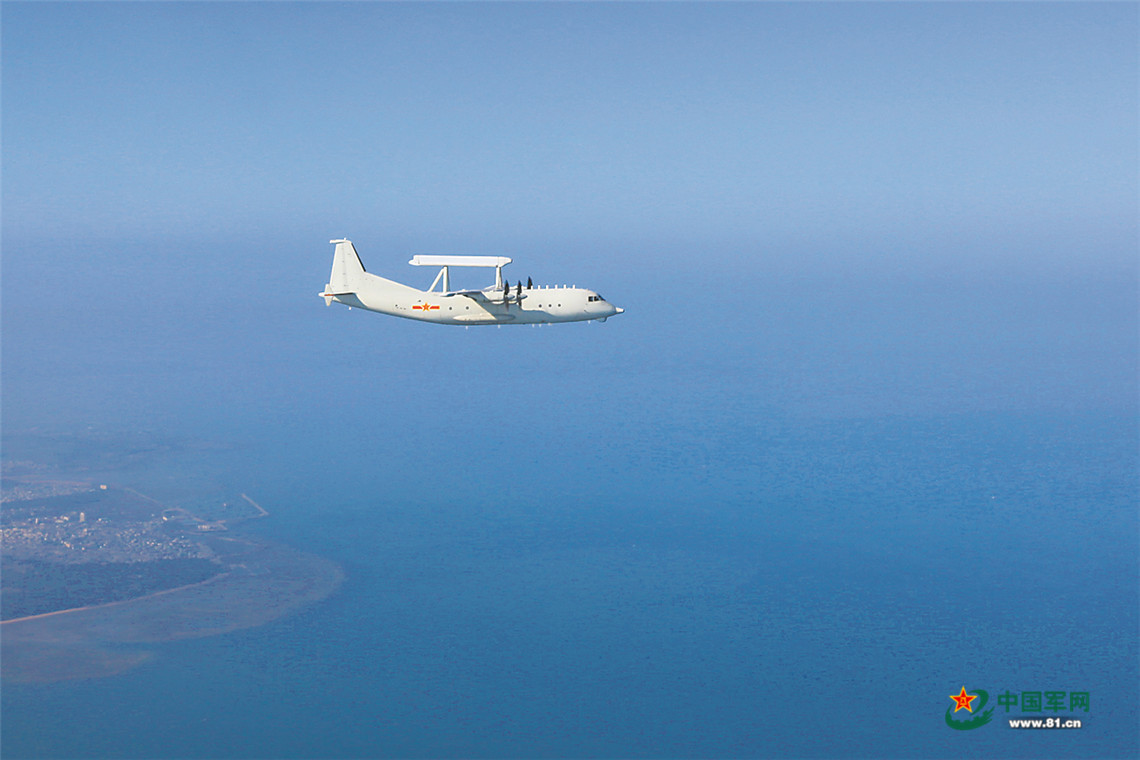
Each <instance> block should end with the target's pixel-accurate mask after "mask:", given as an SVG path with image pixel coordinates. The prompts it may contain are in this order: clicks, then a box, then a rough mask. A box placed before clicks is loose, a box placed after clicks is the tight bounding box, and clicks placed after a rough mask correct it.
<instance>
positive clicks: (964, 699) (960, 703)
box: [950, 686, 978, 712]
mask: <svg viewBox="0 0 1140 760" xmlns="http://www.w3.org/2000/svg"><path fill="white" fill-rule="evenodd" d="M977 698H978V695H977V694H975V695H973V696H970V695H969V694H967V693H966V687H965V686H963V687H962V693H961V694H951V695H950V699H952V700H954V702H955V705H956V706H955V707H954V712H958V711H959V710H961V709H962V708H966V712H973V711H974V708H972V707H970V703H971V702H973V701H974V700H975V699H977Z"/></svg>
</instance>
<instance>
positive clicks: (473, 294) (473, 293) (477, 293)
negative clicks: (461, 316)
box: [443, 290, 526, 303]
mask: <svg viewBox="0 0 1140 760" xmlns="http://www.w3.org/2000/svg"><path fill="white" fill-rule="evenodd" d="M493 292H494V293H495V294H496V295H498V294H499V293H501V292H502V291H497V290H496V291H493ZM451 296H466V297H467V298H470V299H471V300H473V301H478V302H479V303H491V302H492V301H493V302H495V303H499V302H501V301H502V300H503V299H502V297H497V298H489V297H488V293H487V292H486V291H484V290H453V291H451V292H450V293H444V294H443V297H444V298H450V297H451ZM522 298H526V293H523V294H522ZM511 300H512V301H514V300H516V297H515V296H511Z"/></svg>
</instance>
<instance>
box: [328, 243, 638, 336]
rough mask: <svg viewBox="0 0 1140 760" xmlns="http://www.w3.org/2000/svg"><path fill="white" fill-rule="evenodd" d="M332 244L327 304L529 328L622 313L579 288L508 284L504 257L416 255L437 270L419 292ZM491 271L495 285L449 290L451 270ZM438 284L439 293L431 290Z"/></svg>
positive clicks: (449, 322) (420, 262) (446, 322)
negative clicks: (374, 271) (428, 285)
mask: <svg viewBox="0 0 1140 760" xmlns="http://www.w3.org/2000/svg"><path fill="white" fill-rule="evenodd" d="M329 242H330V243H334V244H335V245H336V252H335V253H334V255H333V266H332V273H331V274H330V275H329V282H328V284H327V285H326V286H325V289H324V292H322V293H320V295H321V297H322V298H324V299H325V303H326V304H330V305H331V304H332V303H333V302H334V301H335V302H337V303H341V304H344V305H346V306H350V307H355V308H358V309H367V310H368V311H374V312H377V313H379V314H388V315H391V316H393V317H403V318H404V319H417V320H420V321H421V322H435V323H438V324H444V325H532V324H549V323H554V322H585V321H589V320H592V319H598V320H602V321H603V322H604V321H605V320H606V319H607V318H609V317H612V316H614V315H615V314H621V313H622V312H623V311H624V310H623V309H619V308H618V307H616V306H614V305H613V304H611V303H609V302H608V301H606V300H605V299H604V298H602V297H601V296H600V295H598V294H597V293H596V292H595V291H593V290H587V289H585V288H578V287H565V286H559V287H543V286H532V287H526V286H522V288H521V289H520V288H519V287H518V286H511V285H510V284H509V283H504V282H503V280H502V267H503V266H505V265H506V264H509V263H510V261H511V260H510V259H509V258H505V257H496V256H416V257H415V258H413V259H412V260H411V262H409V263H411V264H413V265H416V266H440V267H441V270H440V273H439V275H437V276H436V279H435V282H433V283H432V286H431V288H429V289H428V290H418V289H416V288H413V287H411V286H408V285H403V284H401V283H398V282H394V281H392V280H387V279H385V278H383V277H378V276H376V275H374V274H370V273H368V272H366V271H365V270H364V265H363V264H361V262H360V257H359V256H358V255H357V253H356V249H355V248H354V247H353V245H352V243H351V241H348V240H331V241H329ZM453 266H464V267H470V266H476V267H494V268H495V284H494V285H492V286H490V287H488V288H484V289H483V290H459V291H451V290H450V289H449V285H450V271H449V270H450V267H453ZM441 282H442V287H441V289H440V290H439V291H437V290H435V286H436V285H437V284H440V283H441Z"/></svg>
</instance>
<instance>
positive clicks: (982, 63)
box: [0, 3, 1140, 423]
mask: <svg viewBox="0 0 1140 760" xmlns="http://www.w3.org/2000/svg"><path fill="white" fill-rule="evenodd" d="M1137 16H1138V9H1137V7H1136V6H1135V5H1134V4H1128V3H1109V4H1096V3H1076V4H1066V3H1000V4H999V3H973V4H967V5H960V4H950V3H946V4H909V3H904V4H896V3H866V4H865V3H842V4H828V3H818V4H817V3H812V4H806V3H790V4H749V3H731V4H687V3H679V4H654V3H648V4H639V3H629V4H577V3H567V4H548V3H538V4H515V3H507V4H495V3H460V4H446V3H444V4H420V3H412V4H401V3H350V4H338V3H317V4H308V3H95V4H89V3H83V4H70V3H5V4H4V6H3V115H2V127H3V134H2V139H3V180H2V182H3V211H2V214H3V216H2V221H3V237H2V243H3V257H2V260H0V265H2V273H3V317H4V338H5V340H4V358H5V362H4V365H5V366H4V380H5V397H6V400H7V401H9V402H10V403H7V404H5V412H6V414H7V419H8V421H9V422H10V423H16V422H19V421H21V420H20V413H21V411H22V410H26V409H32V408H34V409H35V410H36V411H35V413H29V415H28V420H31V419H35V415H36V414H42V413H44V412H45V411H46V410H47V409H48V408H51V409H55V410H58V409H59V408H61V406H62V405H63V402H62V401H61V399H65V398H66V399H77V398H79V397H81V396H83V394H84V393H87V392H88V391H89V389H90V385H91V384H87V385H86V386H85V388H84V390H82V391H79V390H76V388H75V386H76V385H77V384H78V382H79V381H78V378H81V377H82V376H83V375H84V373H85V372H90V371H93V368H94V366H96V365H98V366H100V367H104V365H105V364H106V362H107V361H108V360H112V361H115V362H118V363H117V364H116V365H115V366H117V367H118V370H117V371H118V372H120V373H121V374H122V375H123V382H124V383H128V384H129V383H130V382H132V381H134V382H139V383H140V384H141V381H137V377H139V376H140V375H142V374H146V373H155V372H158V373H161V372H164V371H168V370H171V369H172V368H177V370H179V371H184V372H185V374H184V375H183V377H184V378H190V377H192V376H193V373H198V372H202V371H203V370H202V369H201V368H202V367H205V366H209V367H210V368H211V369H210V370H209V371H208V372H206V374H207V377H203V378H202V383H200V385H201V384H203V383H205V384H209V385H211V386H212V387H215V388H217V389H218V391H217V393H218V394H220V397H219V396H218V395H215V396H214V398H215V399H216V400H217V399H219V398H223V399H225V400H230V401H233V400H235V399H237V398H238V394H237V391H234V390H229V389H225V388H223V386H225V385H227V383H226V382H224V381H223V380H220V379H219V378H218V375H217V373H218V372H224V370H223V369H221V368H222V367H224V366H226V365H225V364H224V363H225V362H227V361H232V360H233V358H234V357H244V358H246V359H249V358H250V357H254V356H261V357H263V361H264V362H265V363H268V364H273V365H274V366H276V367H278V368H280V367H283V366H286V365H287V366H289V367H290V368H292V369H297V368H298V367H300V366H302V364H304V365H305V366H308V367H310V368H311V367H312V364H311V363H312V360H313V355H314V354H315V353H319V352H321V351H322V345H323V346H324V347H325V348H327V347H328V345H329V344H327V343H325V344H322V341H324V340H327V336H329V335H330V334H331V333H335V334H336V335H337V336H339V337H340V338H341V339H343V340H345V341H347V342H350V343H351V342H353V341H366V342H367V341H374V340H376V339H377V338H378V337H380V336H382V339H383V340H384V341H386V343H385V345H386V346H394V345H400V346H403V347H406V348H408V349H409V350H411V349H412V348H413V347H414V346H417V345H419V342H420V341H422V340H425V339H429V338H425V336H424V335H423V334H422V333H421V332H420V330H422V329H429V333H428V336H430V340H431V341H432V342H433V343H436V344H437V345H438V348H439V350H438V351H437V352H435V354H434V355H433V356H432V357H422V358H418V359H416V360H412V359H411V358H409V357H408V356H407V355H404V354H400V355H399V356H400V357H401V358H400V360H399V361H394V362H393V365H392V366H386V367H382V368H379V369H378V371H380V372H383V373H387V372H391V371H395V368H396V367H400V368H403V367H407V366H408V365H409V364H413V365H415V364H417V362H423V365H422V366H424V367H425V374H426V371H437V373H438V372H443V373H446V372H447V371H448V369H449V367H448V365H447V364H446V361H447V359H445V358H443V357H449V356H450V357H453V358H454V360H457V361H463V360H466V359H470V360H471V361H473V362H483V361H486V359H485V357H486V356H489V355H494V352H502V351H509V350H510V349H509V348H505V347H499V346H498V345H497V344H494V341H495V340H497V338H493V337H489V336H487V335H484V336H483V337H480V338H475V339H471V338H468V337H460V336H457V335H453V334H448V333H447V331H442V332H440V331H439V330H436V329H435V328H431V327H430V326H423V325H416V326H414V327H410V326H409V325H407V324H402V325H399V324H385V323H384V322H383V321H375V320H381V318H379V317H373V318H372V320H373V321H370V320H368V319H367V318H364V317H358V318H356V319H346V318H345V317H346V316H347V315H345V314H341V313H339V311H340V310H332V311H337V312H338V313H337V314H335V315H333V314H329V313H327V312H322V311H321V310H316V311H314V310H313V308H312V307H313V305H314V303H315V302H316V301H315V297H314V296H315V294H316V293H317V292H319V291H320V289H321V287H322V286H323V284H324V282H325V281H326V279H327V271H328V266H329V261H330V260H331V250H332V249H331V246H328V244H327V242H326V241H328V240H330V239H332V238H339V237H348V238H350V239H352V240H354V242H355V243H356V247H357V250H358V251H360V254H361V256H362V257H363V260H364V262H365V265H366V266H367V267H368V268H369V270H370V271H373V272H377V273H380V274H383V275H387V276H389V277H392V278H394V279H402V280H404V281H407V282H409V283H410V284H418V285H419V286H420V287H426V286H427V285H428V284H429V281H430V275H431V273H430V272H428V273H424V272H421V271H420V270H415V269H411V268H408V267H406V265H405V262H406V261H407V259H408V258H409V257H410V255H411V254H415V253H461V254H483V255H487V254H493V255H507V256H511V257H513V258H514V259H515V261H516V262H518V263H517V264H515V265H513V268H514V269H516V270H518V271H515V272H512V271H508V273H507V275H508V276H515V277H516V279H517V278H518V277H520V276H521V277H524V278H525V277H528V276H533V277H534V279H535V281H536V282H539V283H542V282H546V283H550V284H556V283H566V284H582V285H585V286H588V287H592V288H594V289H596V290H599V291H600V292H602V293H603V295H605V296H606V297H607V298H609V299H610V300H611V301H612V302H614V303H617V304H618V305H621V306H623V307H625V308H626V313H625V314H624V315H622V319H621V323H623V324H625V325H626V327H625V328H624V329H626V330H632V331H634V332H631V333H626V334H625V337H623V338H620V339H619V338H617V337H616V336H615V335H614V334H612V333H611V334H608V335H606V338H605V341H606V344H605V346H604V349H605V350H601V349H602V348H603V346H601V345H599V346H597V348H598V349H599V350H600V353H601V354H603V355H604V354H605V353H606V351H608V350H611V349H613V350H618V349H619V348H620V349H621V350H623V351H625V352H627V353H628V354H630V355H632V356H634V357H637V358H639V359H641V360H643V361H640V363H639V369H638V371H641V372H652V371H658V370H659V371H661V372H667V371H669V368H676V367H678V366H689V365H692V366H695V367H697V368H708V367H716V366H717V364H718V362H722V361H724V360H725V359H726V357H727V358H729V359H731V360H732V361H735V362H737V364H739V363H741V362H744V363H745V364H747V363H748V362H750V361H751V362H753V363H754V364H755V365H756V367H757V369H758V371H761V370H762V371H764V372H766V373H767V375H768V377H769V379H770V380H771V382H772V383H773V385H772V386H771V387H767V388H766V390H767V391H771V392H772V394H773V397H774V398H778V399H781V398H783V397H781V395H780V392H787V393H793V394H794V393H798V392H800V391H796V390H795V389H800V388H812V389H813V390H812V391H810V392H808V391H802V393H803V394H804V396H805V397H812V398H827V397H839V396H845V397H846V398H848V400H850V399H851V398H857V397H861V398H864V399H865V398H866V397H867V396H868V393H867V392H863V391H864V390H867V389H862V388H861V386H862V385H863V384H866V383H870V384H871V385H872V386H875V388H876V390H875V393H877V394H878V395H880V396H881V397H882V398H883V403H884V404H888V405H889V404H896V403H898V398H899V397H901V396H913V395H914V394H915V390H914V389H915V388H920V389H921V388H925V389H926V391H925V392H923V391H920V392H919V395H923V393H925V396H924V399H925V400H923V401H922V402H921V403H919V404H918V406H919V407H922V406H923V405H925V406H930V405H934V406H939V405H944V404H943V402H941V401H938V399H940V398H945V397H947V396H948V395H954V394H956V393H957V394H959V395H961V393H962V392H964V393H965V394H966V395H967V396H969V395H970V393H974V392H975V391H976V392H977V394H981V396H987V394H988V396H990V397H993V398H990V399H989V400H988V401H985V402H984V403H983V402H979V403H982V404H983V405H984V404H985V403H988V404H989V405H990V406H994V405H997V406H1001V405H1003V404H1009V403H1013V404H1015V405H1016V404H1017V403H1019V402H1018V401H1017V397H1018V396H1019V395H1020V396H1021V397H1022V398H1041V399H1042V403H1044V404H1046V405H1049V406H1052V407H1058V406H1061V407H1066V406H1068V407H1071V406H1074V405H1077V406H1079V405H1082V404H1089V403H1092V404H1094V405H1101V406H1103V405H1104V404H1109V405H1112V404H1125V405H1130V406H1134V405H1135V383H1134V375H1135V371H1136V353H1137V345H1136V344H1137V338H1136V334H1135V333H1136V330H1135V319H1134V317H1135V311H1136V300H1137V299H1136V295H1137V294H1136V290H1137V288H1136V280H1137V258H1138V256H1137V238H1138V233H1137V219H1138V212H1137V197H1138V185H1137V174H1138V170H1137V166H1138V156H1137V151H1138V147H1137V146H1138V142H1140V141H1138V139H1137V137H1138V133H1140V128H1138V116H1137V114H1138V111H1140V108H1138V95H1137V93H1138V91H1140V87H1138V82H1137V71H1138V64H1137V57H1138V56H1137V42H1136V40H1137V37H1138V22H1137ZM524 268H525V271H524ZM417 277H419V278H420V279H423V281H422V282H419V280H417ZM424 278H427V279H424ZM458 284H459V285H461V286H469V285H475V286H479V285H482V283H478V282H476V283H458ZM710 304H716V305H715V306H710ZM352 316H353V317H357V315H352ZM902 327H908V328H911V329H909V330H900V329H898V328H902ZM619 329H622V328H619ZM476 332H478V331H476ZM289 336H292V338H293V343H294V344H295V345H296V346H297V347H298V351H299V353H298V355H296V356H294V355H292V354H280V353H278V354H276V355H274V356H273V358H272V359H270V358H267V354H266V352H267V351H268V350H269V349H268V348H267V346H270V345H273V344H276V343H278V342H279V341H281V340H282V339H286V338H288V337H289ZM569 336H573V337H569ZM599 337H600V336H598V334H596V333H595V334H592V335H591V338H590V340H591V341H597V340H598V338H599ZM518 339H519V338H518V337H517V336H516V337H514V338H510V339H507V340H518ZM555 340H556V341H562V340H566V341H571V343H572V342H573V341H575V340H579V334H578V333H567V334H566V335H560V336H559V337H558V338H556V339H555ZM610 340H613V341H614V342H613V344H612V345H611V344H610V343H608V341H610ZM306 341H311V342H312V345H309V344H308V343H306ZM484 341H490V343H484ZM681 344H685V345H686V346H687V348H686V349H685V350H684V351H683V352H682V353H684V354H685V355H686V356H688V357H690V358H689V359H682V358H679V357H677V356H676V354H678V352H679V351H678V348H677V346H678V345H681ZM354 345H356V344H354ZM507 345H509V344H507ZM585 345H590V344H589V343H586V344H585ZM934 346H938V347H939V351H940V352H941V353H940V354H938V355H937V356H936V355H935V354H934V353H933V352H932V349H933V347H934ZM300 347H304V350H305V351H307V352H308V353H306V354H302V353H300V352H301V348H300ZM579 349H580V345H578V344H573V345H572V346H571V345H570V344H567V350H579ZM558 350H563V346H561V345H559V346H558ZM456 351H458V352H459V353H455V352H456ZM465 351H470V352H471V353H470V354H467V353H464V352H465ZM88 355H90V356H91V358H90V359H89V360H85V358H84V357H85V356H88ZM916 355H921V356H923V357H925V358H924V359H923V360H921V361H919V360H916V359H914V357H915V356H916ZM437 357H438V358H437ZM651 359H652V360H651ZM324 360H325V361H334V362H335V361H337V360H338V357H334V356H327V355H326V356H325V357H324ZM341 360H343V358H341ZM436 361H439V362H442V363H440V364H438V365H436V364H433V362H436ZM100 362H102V363H100ZM845 362H846V364H845ZM837 366H838V367H840V368H841V369H843V368H844V367H849V368H851V369H852V371H853V372H855V373H856V374H857V377H856V378H855V383H854V387H855V388H856V391H855V392H854V393H853V392H852V391H851V388H852V387H853V385H852V382H851V381H850V378H847V379H843V380H838V379H836V380H834V381H827V380H826V378H827V377H834V376H835V371H834V370H835V369H836V367H837ZM1089 367H1093V369H1092V370H1089V369H1088V368H1089ZM104 368H105V367H104ZM365 369H366V370H369V371H371V370H372V369H373V368H372V367H371V366H367V367H365ZM1090 373H1091V375H1093V376H1094V379H1096V380H1098V381H1100V380H1103V381H1104V382H1095V383H1093V382H1090ZM246 374H257V373H254V372H252V371H251V372H249V373H246ZM65 376H70V377H71V378H72V382H71V383H70V384H64V385H58V384H59V383H63V382H64V381H63V380H62V379H61V378H64V377H65ZM789 377H790V378H791V379H789ZM132 378H134V379H135V380H132ZM884 378H886V379H885V380H884ZM891 378H894V379H893V380H892V379H891ZM53 383H56V384H57V385H56V386H55V387H54V390H51V389H52V388H53V386H52V384H53ZM152 385H153V383H151V384H150V385H145V386H143V387H137V388H135V389H134V393H135V395H136V396H138V395H140V394H144V393H150V394H152V396H160V395H161V394H160V393H159V392H158V391H155V390H153V389H152V388H151V386H152ZM268 385H269V387H264V386H261V385H258V386H255V387H256V391H257V392H254V393H250V394H247V396H246V399H247V400H248V399H249V398H262V399H268V398H271V397H272V398H277V397H275V396H274V395H273V394H274V392H275V387H273V386H272V385H271V384H268ZM1017 385H1020V386H1021V387H1022V389H1021V390H1019V391H1018V390H1013V387H1014V386H1017ZM868 387H869V386H868ZM1026 387H1028V388H1029V392H1028V393H1026V390H1025V389H1026ZM148 389H150V390H148ZM25 391H26V392H25ZM777 391H779V392H777ZM314 392H316V389H314ZM995 394H996V395H995ZM998 397H1000V398H998ZM35 399H39V400H40V402H42V403H39V404H31V402H32V401H33V400H35ZM277 400H278V401H281V399H279V398H278V399H277ZM783 400H787V401H789V402H798V401H799V400H802V399H800V398H799V397H796V398H786V399H783ZM156 403H157V401H156ZM187 403H190V402H187ZM265 403H266V404H267V405H268V407H269V408H271V407H272V403H271V402H268V401H266V402H265ZM844 403H846V402H844ZM976 405H977V404H975V406H976ZM108 408H117V409H120V411H125V410H126V409H128V408H130V409H135V411H137V412H138V413H140V414H145V413H146V412H147V406H146V404H145V403H144V404H142V405H141V406H139V405H134V406H131V405H129V404H120V405H119V406H118V407H116V406H114V405H111V406H110V407H109V406H108V404H107V403H106V402H99V403H97V402H96V401H95V398H94V397H93V398H92V399H91V400H90V402H89V403H87V404H86V406H83V405H80V406H79V407H77V408H76V410H75V411H74V415H73V416H80V417H82V416H83V415H84V414H86V415H88V416H91V415H94V414H96V412H97V411H99V410H103V409H108ZM150 411H151V412H154V411H155V410H150ZM850 411H851V410H850V409H847V410H846V412H850ZM846 412H845V413H846ZM64 416H65V417H66V416H67V415H64ZM28 420H23V421H25V422H27V421H28Z"/></svg>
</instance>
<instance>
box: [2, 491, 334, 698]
mask: <svg viewBox="0 0 1140 760" xmlns="http://www.w3.org/2000/svg"><path fill="white" fill-rule="evenodd" d="M6 469H8V468H6ZM2 485H3V488H2V490H0V495H2V499H3V508H2V509H0V532H2V534H3V535H2V540H3V548H4V552H3V557H2V558H0V563H2V568H0V571H2V572H0V621H2V622H0V626H2V636H0V647H2V650H3V651H2V656H0V675H3V677H4V679H5V681H8V682H21V681H24V682H32V681H34V682H43V681H55V680H61V679H67V678H84V677H96V676H103V675H110V674H113V673H117V672H120V671H121V670H123V669H125V668H129V667H132V666H134V665H137V664H139V663H140V662H143V661H145V660H147V659H149V658H150V657H151V656H152V655H153V651H152V650H149V649H131V648H129V647H124V646H123V645H124V644H139V643H155V642H161V641H170V640H174V639H180V638H189V637H198V636H208V635H214V634H217V633H222V632H225V631H229V630H235V629H238V628H245V627H249V626H253V625H260V624H262V623H265V622H268V621H270V620H272V619H274V618H277V617H280V616H282V615H284V614H287V613H289V612H291V611H293V610H295V609H298V608H300V607H301V606H304V605H306V604H309V603H312V602H315V601H318V600H320V599H323V598H325V597H327V596H328V595H329V594H331V593H333V591H335V590H336V588H337V587H338V586H339V584H340V582H341V580H342V579H343V574H342V573H341V570H340V568H339V566H337V565H336V564H335V563H332V562H329V561H327V560H324V559H321V558H319V557H315V556H313V555H310V554H306V553H304V552H299V551H297V550H294V549H291V548H288V547H285V546H280V545H277V544H273V543H270V542H267V541H263V540H258V539H255V538H252V537H249V536H240V535H233V532H232V529H233V528H234V527H235V526H237V525H239V524H241V523H243V522H245V521H247V520H251V519H257V518H261V517H265V516H267V514H268V513H267V512H266V511H265V510H264V509H263V508H262V507H261V506H260V505H258V504H257V503H256V502H254V501H253V500H252V499H250V498H249V497H248V496H246V495H245V494H242V498H241V499H235V500H233V501H232V502H222V503H220V504H212V505H208V506H205V507H196V508H194V510H193V511H191V510H189V509H187V508H184V507H171V506H167V505H164V504H162V503H160V502H158V501H156V500H154V499H151V498H150V497H147V496H145V495H144V494H141V493H138V492H137V491H134V490H133V489H131V488H129V487H125V486H111V485H107V484H98V483H87V482H77V481H66V480H51V479H35V478H31V477H20V476H18V475H15V474H12V473H7V474H6V475H5V478H4V481H3V484H2Z"/></svg>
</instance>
